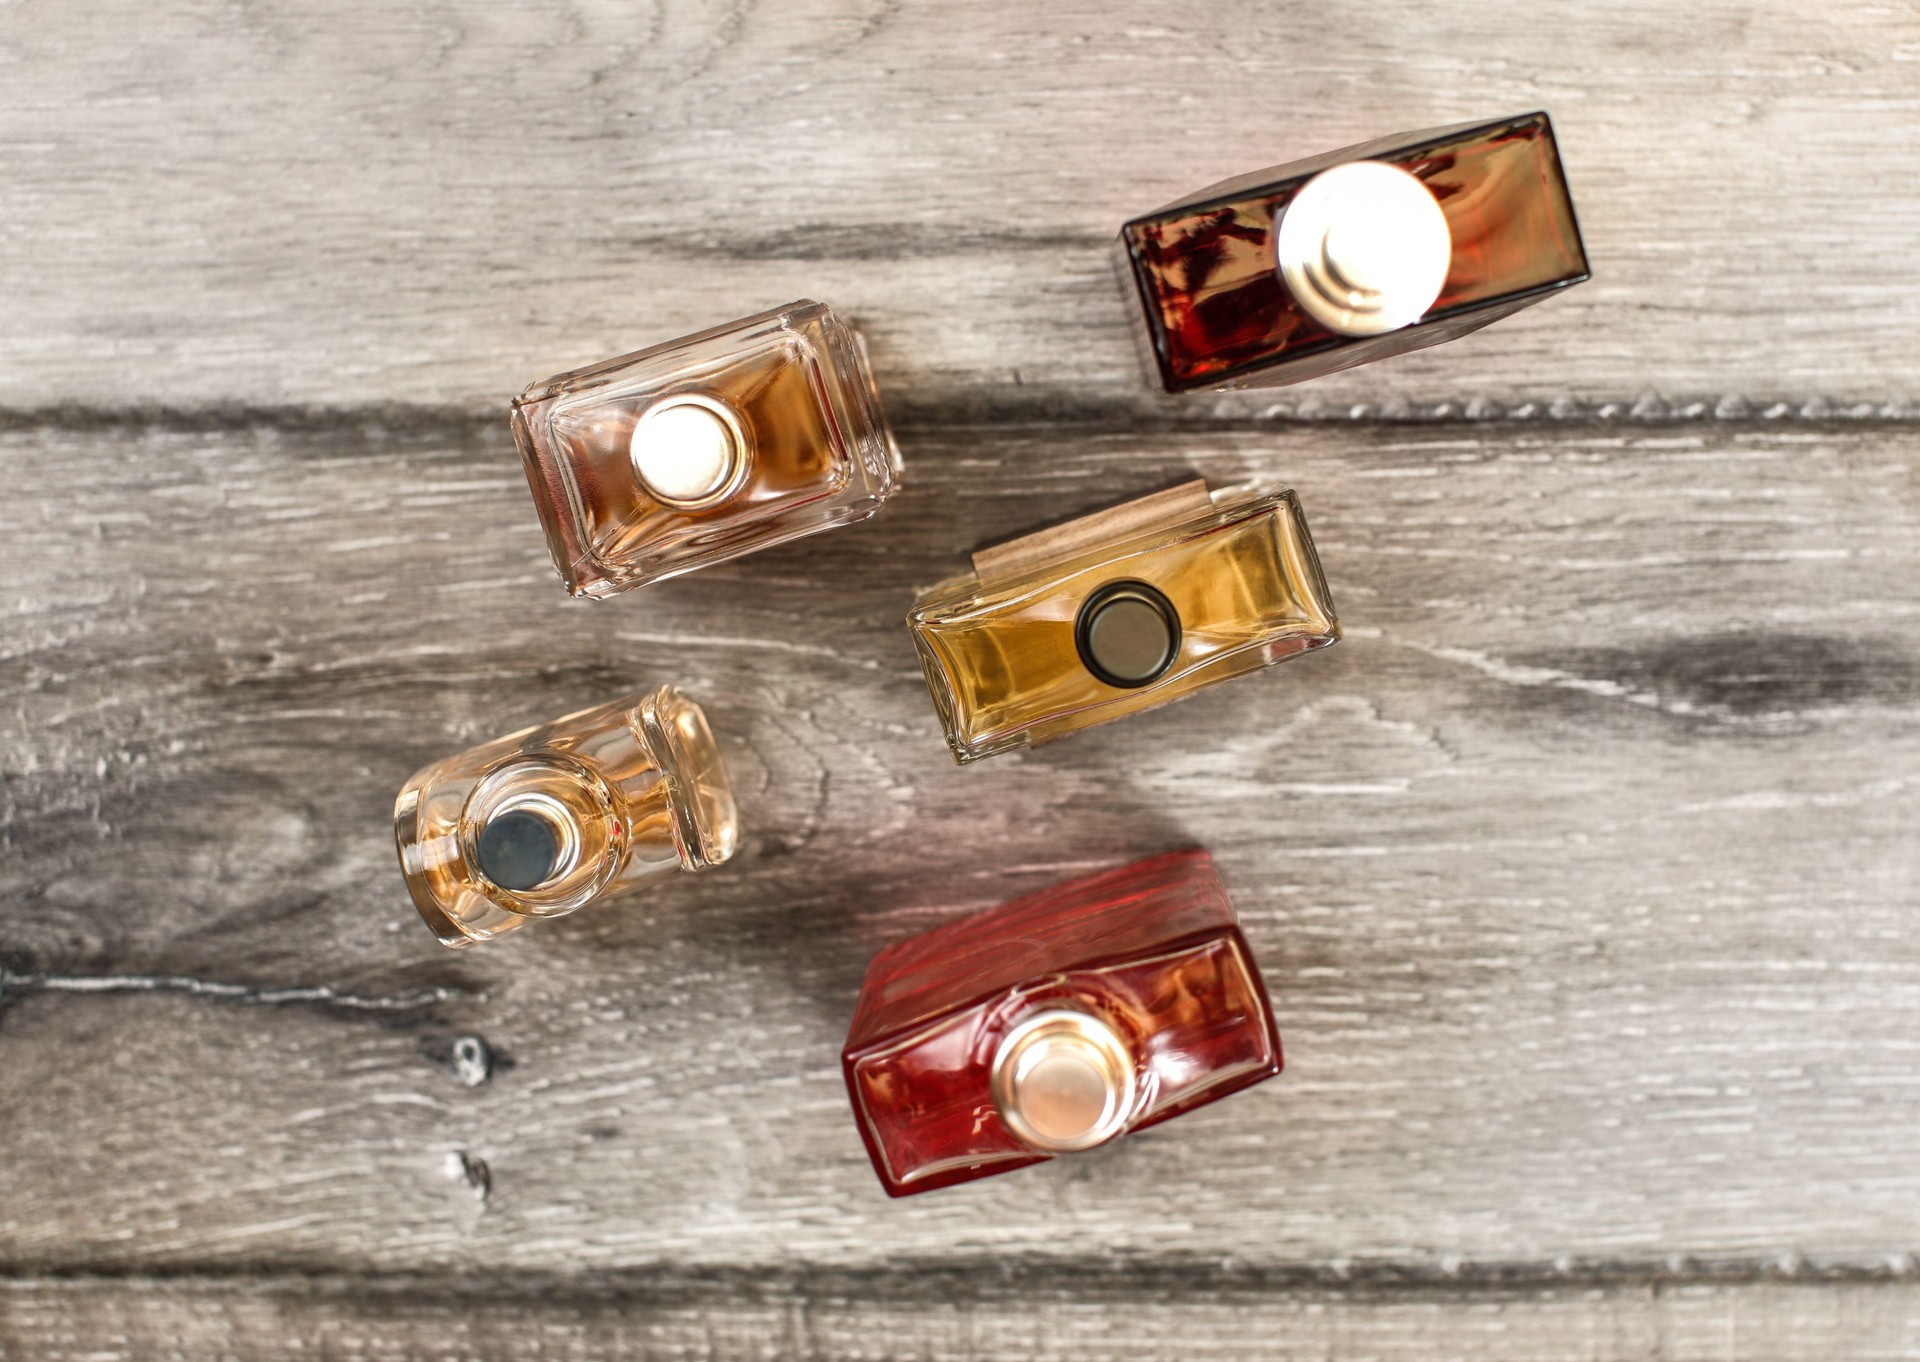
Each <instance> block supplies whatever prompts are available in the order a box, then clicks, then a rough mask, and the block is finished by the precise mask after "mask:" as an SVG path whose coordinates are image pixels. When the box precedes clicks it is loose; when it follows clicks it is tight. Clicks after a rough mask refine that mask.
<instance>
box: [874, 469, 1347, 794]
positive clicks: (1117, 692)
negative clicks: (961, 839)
mask: <svg viewBox="0 0 1920 1362" xmlns="http://www.w3.org/2000/svg"><path fill="white" fill-rule="evenodd" d="M907 624H908V627H909V628H910V629H911V630H912V632H913V639H914V644H915V646H916V647H917V648H918V649H919V651H920V663H921V666H922V667H923V668H924V669H925V671H926V675H927V688H928V689H929V690H930V691H931V692H932V693H933V703H934V707H935V708H936V709H937V710H938V711H939V713H940V722H941V724H942V725H943V726H944V727H945V729H946V733H947V745H948V747H949V748H951V749H952V752H953V756H954V760H955V761H958V762H962V763H965V762H970V761H977V760H979V759H980V758H982V757H991V756H993V755H995V754H997V753H1000V752H1006V751H1011V750H1012V749H1014V748H1017V747H1026V746H1030V745H1032V744H1035V743H1042V742H1047V741H1049V740H1051V739H1053V738H1058V737H1061V736H1064V735H1065V734H1068V733H1074V732H1078V731H1079V730H1080V729H1083V728H1091V727H1092V726H1093V725H1095V724H1101V723H1106V722H1107V721H1109V720H1111V719H1119V718H1123V717H1125V716H1126V715H1129V714H1137V713H1139V712H1140V711H1142V710H1146V709H1152V708H1153V707H1154V706H1156V705H1162V704H1165V703H1167V702H1168V701H1170V700H1177V699H1180V698H1181V697H1183V696H1186V695H1191V694H1192V693H1193V692H1194V691H1196V690H1199V689H1200V688H1201V687H1202V686H1210V685H1212V684H1214V683H1215V682H1218V681H1225V680H1227V679H1229V678H1231V677H1235V676H1239V675H1241V674H1243V673H1245V672H1250V671H1255V670H1258V669H1259V668H1262V667H1270V666H1272V665H1273V664H1275V663H1276V662H1283V661H1285V660H1286V659H1287V658H1290V657H1293V656H1296V655H1297V654H1300V653H1304V652H1309V651H1311V650H1313V649H1315V648H1324V647H1327V646H1328V645H1329V644H1332V643H1335V642H1337V641H1338V640H1339V638H1340V626H1339V624H1338V623H1337V622H1336V621H1335V619H1334V613H1333V601H1332V599H1331V597H1330V596H1329V595H1328V592H1327V584H1326V580H1325V578H1324V577H1323V576H1322V575H1321V572H1320V560H1319V557H1318V555H1317V554H1316V553H1315V552H1314V548H1313V540H1312V538H1311V537H1310V536H1309V535H1308V533H1307V524H1306V521H1305V520H1304V519H1303V518H1302V516H1301V513H1300V503H1299V501H1298V499H1297V498H1295V496H1294V494H1293V493H1292V492H1290V491H1289V492H1263V491H1258V490H1249V489H1226V490H1222V491H1221V492H1219V493H1210V492H1209V491H1208V489H1207V484H1206V483H1205V482H1204V481H1201V480H1198V479H1196V480H1194V481H1192V482H1188V483H1183V484H1181V485H1180V486H1177V487H1172V488H1169V489H1167V490H1166V491H1164V492H1157V493H1155V494H1153V495H1152V496H1148V497H1142V498H1140V499H1139V500H1137V501H1131V502H1128V503H1126V504H1125V505H1122V506H1117V507H1113V508H1111V509H1109V510H1106V511H1101V512H1099V513H1097V514H1095V515H1091V516H1086V517H1083V518H1081V519H1079V520H1074V521H1070V522H1068V523H1067V524H1064V525H1059V526H1055V527H1054V528H1052V529H1048V530H1042V531H1040V532H1038V533H1035V534H1031V535H1027V536H1025V537H1023V538H1020V539H1015V540H1012V541H1010V542H1008V543H1005V544H1001V545H997V546H995V547H992V548H988V549H983V550H981V551H980V552H978V553H976V554H974V555H973V572H972V573H971V574H969V575H967V576H964V577H959V578H955V579H954V580H952V581H948V582H943V583H942V584H941V585H939V586H937V587H934V588H933V589H932V590H930V591H928V592H926V593H925V594H923V595H922V596H921V598H920V601H919V603H918V604H917V605H916V606H915V607H914V609H913V611H912V613H911V614H909V615H908V616H907Z"/></svg>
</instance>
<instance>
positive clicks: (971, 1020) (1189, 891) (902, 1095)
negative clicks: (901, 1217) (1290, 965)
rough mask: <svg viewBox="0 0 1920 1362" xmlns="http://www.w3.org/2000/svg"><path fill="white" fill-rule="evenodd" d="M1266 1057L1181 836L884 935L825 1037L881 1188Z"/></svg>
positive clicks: (1268, 1047)
mask: <svg viewBox="0 0 1920 1362" xmlns="http://www.w3.org/2000/svg"><path fill="white" fill-rule="evenodd" d="M1280 1065H1281V1059H1280V1036H1279V1033H1278V1032H1277V1031H1276V1030H1275V1029H1274V1024H1273V1010H1272V1007H1271V1006H1270V1005H1269V1003H1268V1001H1267V994H1266V987H1265V985H1264V984H1263V983H1262V982H1261V979H1260V975H1259V972H1258V971H1257V970H1256V969H1255V967H1254V963H1253V953H1252V952H1251V951H1250V950H1249V949H1248V947H1247V941H1246V938H1245V937H1244V936H1243V935H1242V934H1241V932H1240V927H1239V924H1238V921H1237V920H1236V918H1235V917H1234V912H1233V905H1232V904H1231V903H1229V902H1228V900H1227V894H1226V889H1225V887H1224V886H1223V885H1222V884H1221V883H1220V877H1219V875H1218V874H1217V873H1215V871H1214V868H1213V861H1212V860H1211V858H1209V857H1208V855H1207V853H1206V852H1204V851H1201V850H1198V849H1195V850H1191V851H1179V852H1174V853H1171V854H1169V855H1165V856H1156V857H1154V858H1153V859H1151V860H1145V861H1139V862H1136V863H1135V864H1133V865H1129V866H1123V867H1121V868H1120V869H1118V870H1109V871H1105V872H1103V873H1101V874H1097V875H1090V876H1087V877H1085V878H1082V879H1078V880H1074V881H1072V882H1070V883H1067V884H1061V885H1055V886H1054V887H1052V888H1050V889H1044V890H1042V891H1040V892H1039V893H1037V894H1029V895H1027V896H1026V897H1025V898H1020V899H1015V900H1014V901H1013V902H1011V903H1007V904H1004V905H1002V906H1001V907H999V908H995V909H992V910H990V911H988V912H985V913H981V914H978V915H976V916H974V917H970V918H966V919H964V920H962V921H959V922H955V923H952V924H950V925H948V926H945V927H941V928H937V929H936V930H934V931H931V932H928V933H926V934H925V935H923V936H918V937H914V938H912V939H911V940H908V941H902V942H900V943H898V944H897V945H893V946H889V947H888V948H887V949H886V950H884V951H882V952H880V954H879V955H877V956H875V957H874V960H873V963H872V964H871V965H869V966H868V968H867V978H866V983H865V985H864V986H863V987H862V989H861V992H860V1005H859V1009H858V1011H857V1012H856V1014H855V1016H854V1020H853V1029H852V1031H851V1033H850V1034H849V1035H848V1037H847V1044H846V1049H845V1050H844V1051H843V1052H842V1054H841V1066H842V1068H843V1070H844V1072H845V1074H846V1080H847V1091H848V1094H849V1096H850V1097H851V1098H852V1101H853V1111H854V1119H855V1120H856V1122H857V1123H858V1124H859V1127H860V1134H861V1136H862V1138H863V1139H864V1140H865V1141H866V1145H867V1152H868V1154H869V1155H871V1156H872V1158H873V1166H874V1170H875V1171H876V1172H877V1173H879V1175H880V1181H881V1184H882V1185H883V1186H885V1188H886V1189H887V1191H888V1193H889V1194H891V1195H893V1196H907V1195H910V1194H912V1193H914V1192H925V1191H931V1190H932V1189H934V1188H936V1187H946V1186H950V1185H951V1184H953V1183H956V1182H967V1181H970V1180H972V1179H974V1178H980V1177H987V1176H990V1175H991V1174H994V1173H1004V1172H1007V1171H1009V1170H1011V1169H1014V1168H1022V1167H1025V1166H1026V1165H1027V1164H1030V1163H1038V1162H1040V1161H1042V1160H1044V1159H1049V1158H1053V1157H1055V1156H1056V1155H1060V1154H1067V1153H1072V1152H1074V1151H1076V1150H1082V1149H1090V1148H1092V1147H1093V1146H1095V1145H1098V1144H1102V1143H1105V1142H1106V1141H1108V1140H1111V1139H1113V1138H1114V1137H1115V1136H1117V1135H1121V1134H1123V1133H1125V1132H1127V1131H1132V1130H1139V1129H1142V1128H1143V1127H1146V1126H1150V1125H1153V1124H1155V1123H1157V1122H1160V1121H1164V1120H1166V1119H1167V1118H1169V1117H1171V1116H1177V1115H1179V1114H1180V1113H1181V1112H1184V1111H1190V1110H1191V1109H1193V1108H1194V1107H1197V1106H1200V1105H1202V1104H1203V1103H1207V1102H1211V1101H1214V1100H1215V1099H1217V1098H1221V1097H1225V1096H1226V1095H1227V1094H1229V1093H1232V1092H1237V1091H1239V1090H1240V1089H1241V1088H1244V1087H1247V1086H1248V1085H1250V1084H1253V1083H1258V1082H1260V1081H1261V1080H1262V1079H1265V1078H1271V1077H1273V1076H1274V1075H1275V1074H1277V1073H1279V1072H1280Z"/></svg>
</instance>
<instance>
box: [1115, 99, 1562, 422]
mask: <svg viewBox="0 0 1920 1362" xmlns="http://www.w3.org/2000/svg"><path fill="white" fill-rule="evenodd" d="M1356 160H1372V161H1380V162H1383V163H1386V164H1388V165H1394V166H1398V167H1400V168H1401V169H1403V170H1405V171H1407V172H1408V173H1409V174H1411V175H1412V176H1414V177H1415V178H1416V179H1418V180H1419V181H1420V182H1421V183H1423V184H1424V185H1425V186H1426V187H1427V189H1428V190H1429V191H1431V193H1432V195H1433V197H1434V198H1435V199H1436V200H1438V202H1439V206H1440V210H1441V212H1442V213H1443V214H1444V216H1445V219H1446V225H1447V227H1448V229H1449V231H1450V232H1451V236H1452V259H1451V263H1450V265H1449V267H1448V269H1447V271H1446V276H1445V282H1444V283H1443V284H1442V285H1441V288H1440V292H1439V296H1438V297H1437V298H1436V299H1435V300H1434V301H1433V303H1432V306H1431V307H1430V308H1429V309H1428V310H1427V312H1426V313H1425V315H1424V316H1423V317H1422V318H1421V319H1420V320H1419V321H1417V322H1415V323H1413V324H1412V325H1409V326H1406V327H1403V328H1401V329H1398V330H1394V331H1391V332H1388V333H1387V334H1384V335H1375V336H1365V337H1355V336H1349V335H1342V334H1339V333H1337V332H1336V331H1334V330H1332V329H1330V328H1329V327H1328V326H1326V325H1323V324H1322V323H1321V322H1319V321H1317V320H1315V318H1314V317H1313V316H1312V315H1311V314H1310V313H1309V312H1308V311H1307V310H1306V309H1305V308H1303V307H1302V306H1301V305H1300V303H1299V302H1298V300H1297V299H1296V298H1295V297H1294V296H1293V295H1292V294H1291V293H1290V292H1289V290H1288V288H1287V287H1286V285H1285V284H1284V283H1283V281H1282V278H1281V275H1280V272H1279V270H1278V268H1277V265H1278V261H1277V258H1276V248H1275V239H1276V236H1277V234H1278V227H1279V224H1280V222H1281V220H1282V219H1283V217H1284V214H1285V212H1286V209H1287V205H1288V203H1289V202H1290V201H1291V200H1292V199H1293V197H1294V195H1295V194H1297V193H1298V192H1299V191H1300V190H1301V189H1302V188H1303V187H1304V186H1305V185H1306V184H1308V183H1309V182H1310V181H1311V180H1312V179H1313V177H1314V176H1315V175H1317V174H1319V173H1320V172H1322V171H1324V170H1326V169H1328V168H1330V167H1332V166H1334V165H1338V164H1343V163H1346V162H1350V161H1356ZM1121 244H1122V250H1123V255H1124V257H1125V259H1126V262H1127V264H1128V267H1129V269H1130V271H1131V273H1132V276H1133V279H1134V283H1135V285H1136V286H1137V288H1138V290H1139V294H1140V300H1141V304H1142V306H1143V309H1144V319H1145V323H1146V329H1147V339H1148V342H1149V344H1150V347H1151V350H1152V354H1153V356H1154V359H1155V362H1156V366H1157V368H1158V370H1159V374H1160V378H1161V380H1162V383H1163V385H1164V386H1165V387H1166V389H1167V391H1169V392H1185V391H1189V390H1192V389H1203V388H1223V387H1257V386H1263V385H1267V384H1282V383H1296V382H1300V381H1302V380H1303V379H1308V378H1314V377H1318V376H1320V375H1322V374H1326V373H1330V372H1333V371H1334V370H1337V369H1343V368H1348V367H1351V366H1352V365H1356V364H1362V363H1366V362H1369V361H1371V360H1374V359H1379V358H1383V357H1385V356H1387V355H1394V354H1403V353H1406V352H1408V351H1411V350H1416V349H1421V348H1424V347H1425V346H1428V345H1435V344H1438V343H1440V342H1442V341H1446V340H1451V339H1454V338H1455V337H1457V336H1462V335H1465V334H1467V333H1468V332H1470V331H1474V330H1478V329H1479V328H1480V327H1482V326H1485V325H1487V324H1488V323H1489V322H1492V321H1495V320H1497V319H1499V318H1500V317H1504V316H1507V315H1509V314H1510V313H1512V312H1515V311H1517V310H1519V309H1520V308H1521V307H1524V306H1526V305H1527V304H1529V303H1532V302H1535V301H1537V300H1538V299H1540V298H1541V297H1543V296H1545V295H1546V294H1548V293H1551V292H1553V291H1555V290H1558V289H1561V288H1565V287H1568V286H1570V285H1573V284H1577V283H1580V282H1582V281H1584V280H1585V279H1587V278H1588V277H1589V272H1588V268H1587V257H1586V250H1585V247H1584V245H1583V244H1582V242H1581V239H1580V228H1579V224H1578V223H1577V221H1576V220H1575V217H1574V211H1573V199H1572V197H1571V195H1570V194H1569V192H1568V189H1567V182H1566V177H1565V173H1564V171H1563V170H1562V168H1561V163H1560V156H1559V151H1558V149H1557V146H1556V144H1555V141H1554V136H1553V126H1552V123H1551V121H1550V120H1549V119H1548V117H1547V115H1546V114H1544V113H1534V114H1527V115H1524V116H1521V117H1519V118H1513V119H1503V120H1501V121H1499V122H1496V123H1486V124H1473V125H1467V126H1464V127H1457V128H1448V129H1442V130H1439V131H1437V132H1430V133H1422V134H1411V135H1401V136H1396V137H1390V138H1383V139H1381V140H1379V141H1376V142H1372V143H1367V144H1364V145H1361V146H1357V147H1349V148H1346V149H1345V150H1342V151H1338V152H1332V153H1329V154H1327V155H1325V156H1321V157H1315V158H1313V159H1311V160H1307V161H1302V162H1298V163H1295V164H1292V165H1286V166H1277V167H1273V168H1271V169H1268V170H1263V171H1258V172H1255V173H1254V174H1252V175H1246V176H1241V177H1239V178H1237V179H1234V180H1229V181H1226V182H1224V183H1222V184H1219V185H1215V186H1212V187H1211V188H1209V189H1206V190H1202V191H1201V192H1200V193H1199V194H1197V195H1194V196H1192V197H1191V198H1189V199H1186V200H1183V201H1181V202H1179V203H1175V204H1170V205H1168V206H1167V207H1165V208H1162V209H1159V210H1157V211H1156V212H1154V213H1151V214H1148V215H1147V216H1145V217H1142V218H1138V219H1136V220H1134V221H1132V222H1129V223H1128V224H1127V225H1126V226H1125V227H1124V228H1123V229H1122V230H1121Z"/></svg>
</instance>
